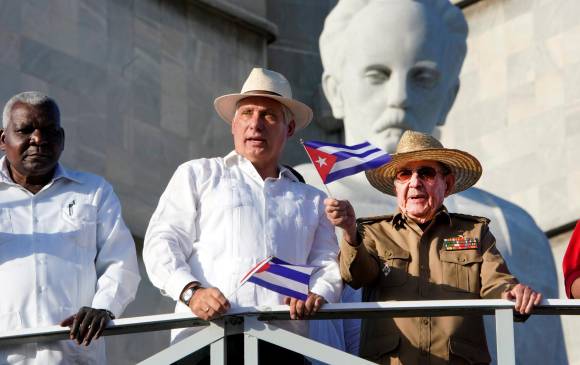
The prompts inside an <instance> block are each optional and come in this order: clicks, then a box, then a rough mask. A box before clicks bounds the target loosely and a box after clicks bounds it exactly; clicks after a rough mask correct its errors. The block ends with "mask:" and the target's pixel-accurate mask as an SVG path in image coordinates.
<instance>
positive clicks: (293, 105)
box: [213, 92, 312, 130]
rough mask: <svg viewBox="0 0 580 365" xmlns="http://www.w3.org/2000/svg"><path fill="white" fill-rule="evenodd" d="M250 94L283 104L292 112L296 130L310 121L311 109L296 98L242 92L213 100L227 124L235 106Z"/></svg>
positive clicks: (234, 112) (232, 117) (230, 122)
mask: <svg viewBox="0 0 580 365" xmlns="http://www.w3.org/2000/svg"><path fill="white" fill-rule="evenodd" d="M251 96H259V97H262V98H268V99H274V100H276V101H278V102H279V103H281V104H283V105H285V106H286V107H287V108H288V109H290V111H291V112H292V114H294V122H295V123H296V130H300V129H303V128H305V127H306V126H307V125H308V124H310V122H311V121H312V109H310V107H309V106H308V105H306V104H304V103H302V102H299V101H298V100H294V99H289V98H285V97H283V96H278V95H270V94H264V93H252V92H248V93H244V94H228V95H223V96H220V97H218V98H216V99H215V100H214V102H213V105H214V107H215V110H216V112H217V113H218V115H219V116H220V117H221V118H222V119H223V120H224V121H226V122H227V123H228V124H232V120H234V115H235V114H236V106H237V104H238V102H239V101H240V100H242V99H245V98H249V97H251Z"/></svg>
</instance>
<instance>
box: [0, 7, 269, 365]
mask: <svg viewBox="0 0 580 365" xmlns="http://www.w3.org/2000/svg"><path fill="white" fill-rule="evenodd" d="M265 11H266V6H265V0H258V1H256V0H244V1H234V0H232V1H224V0H196V1H193V0H163V1H159V0H132V1H131V0H107V1H105V0H103V1H101V0H96V1H95V0H50V1H44V0H22V1H13V0H3V1H0V47H2V50H3V51H2V52H0V80H2V82H1V83H0V102H1V103H2V104H4V103H5V102H6V100H7V99H8V98H9V97H10V96H12V95H14V94H16V93H18V92H21V91H24V90H39V91H43V92H46V93H47V94H49V95H51V96H52V97H54V98H55V99H56V100H57V102H58V103H59V105H60V106H61V114H62V124H63V127H64V128H65V131H66V146H65V152H64V154H63V157H62V162H64V163H65V164H66V165H67V166H69V167H73V168H77V169H80V170H85V171H90V172H94V173H97V174H100V175H103V176H105V177H106V178H107V179H108V180H109V181H110V182H111V183H112V185H113V186H114V188H115V191H116V192H117V194H118V195H119V197H120V199H121V202H122V205H123V212H124V217H125V220H126V221H127V223H128V225H129V227H130V229H131V231H132V232H133V234H134V235H135V236H136V237H137V245H138V247H137V250H138V252H139V253H140V252H141V246H142V244H141V243H142V240H141V239H140V238H139V237H143V235H144V233H145V229H146V227H147V224H148V221H149V218H150V216H151V214H152V213H153V210H154V209H155V206H156V205H157V201H158V199H159V196H160V194H161V192H162V191H163V189H164V188H165V186H166V185H167V182H168V181H169V178H170V177H171V175H172V173H173V171H174V170H175V168H176V167H177V166H178V165H179V164H180V163H182V162H184V161H186V160H189V159H192V158H198V157H211V156H217V155H224V154H226V153H227V152H229V151H230V150H231V149H232V148H233V145H232V142H231V140H232V139H231V134H230V130H229V127H228V125H227V124H226V123H224V122H223V121H222V120H221V119H220V118H219V117H218V116H217V114H216V113H215V112H214V110H213V99H214V98H215V97H216V96H219V95H221V94H224V93H228V92H236V91H239V89H240V87H241V84H242V83H243V81H244V80H245V78H246V76H247V75H248V72H249V71H250V70H251V69H252V67H254V66H257V65H258V66H260V65H261V66H264V65H265V64H266V45H267V42H268V40H272V39H273V38H274V36H275V33H276V26H275V25H273V24H272V23H270V22H268V21H267V20H266V19H265V18H264V16H265ZM141 275H142V283H141V285H140V287H139V292H138V294H137V299H136V300H135V302H133V303H131V304H130V305H129V307H128V308H127V310H126V312H125V313H124V316H125V317H127V316H139V315H149V314H158V313H167V312H172V311H173V307H174V305H175V303H174V302H173V301H172V300H170V299H169V298H167V297H162V296H161V294H160V293H159V290H157V289H156V288H154V287H153V286H152V285H151V283H150V282H149V281H148V279H147V275H146V273H145V270H144V268H143V266H142V263H141ZM106 340H107V344H108V347H107V351H108V355H109V359H110V363H111V364H134V363H136V362H138V361H140V360H142V359H144V358H146V357H148V356H150V355H152V354H154V353H156V352H158V351H159V350H161V349H162V348H164V347H165V346H167V345H168V343H169V333H168V331H160V332H151V333H140V334H132V335H124V336H115V337H109V338H107V339H106Z"/></svg>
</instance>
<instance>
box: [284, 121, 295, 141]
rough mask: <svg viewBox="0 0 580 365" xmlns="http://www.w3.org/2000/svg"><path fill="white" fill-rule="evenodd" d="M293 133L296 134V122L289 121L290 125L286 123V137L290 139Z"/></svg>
mask: <svg viewBox="0 0 580 365" xmlns="http://www.w3.org/2000/svg"><path fill="white" fill-rule="evenodd" d="M294 132H296V122H295V121H294V119H292V120H291V121H290V123H288V133H287V134H286V137H288V138H290V137H292V136H293V135H294Z"/></svg>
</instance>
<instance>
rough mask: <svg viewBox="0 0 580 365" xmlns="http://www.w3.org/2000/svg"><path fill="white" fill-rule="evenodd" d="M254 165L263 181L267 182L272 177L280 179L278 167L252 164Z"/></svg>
mask: <svg viewBox="0 0 580 365" xmlns="http://www.w3.org/2000/svg"><path fill="white" fill-rule="evenodd" d="M252 165H253V166H254V168H255V169H256V171H258V174H260V177H261V178H262V180H266V179H267V178H269V177H271V178H277V177H278V174H279V171H278V165H274V166H271V165H266V166H261V165H258V164H256V163H254V162H252Z"/></svg>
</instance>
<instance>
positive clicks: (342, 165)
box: [329, 150, 391, 173]
mask: <svg viewBox="0 0 580 365" xmlns="http://www.w3.org/2000/svg"><path fill="white" fill-rule="evenodd" d="M380 157H382V158H384V161H383V163H387V162H389V161H390V160H391V157H390V156H389V155H385V153H384V152H383V151H381V150H378V151H376V152H375V153H373V154H372V155H369V156H367V157H365V158H349V159H348V160H342V161H337V162H336V163H335V164H334V166H332V169H331V170H330V172H329V173H333V172H337V171H339V170H342V169H346V168H349V167H352V166H355V165H360V164H368V163H371V162H372V161H375V160H376V159H378V158H380ZM378 162H380V161H376V162H374V163H378ZM374 163H373V167H371V168H375V167H378V166H374Z"/></svg>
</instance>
